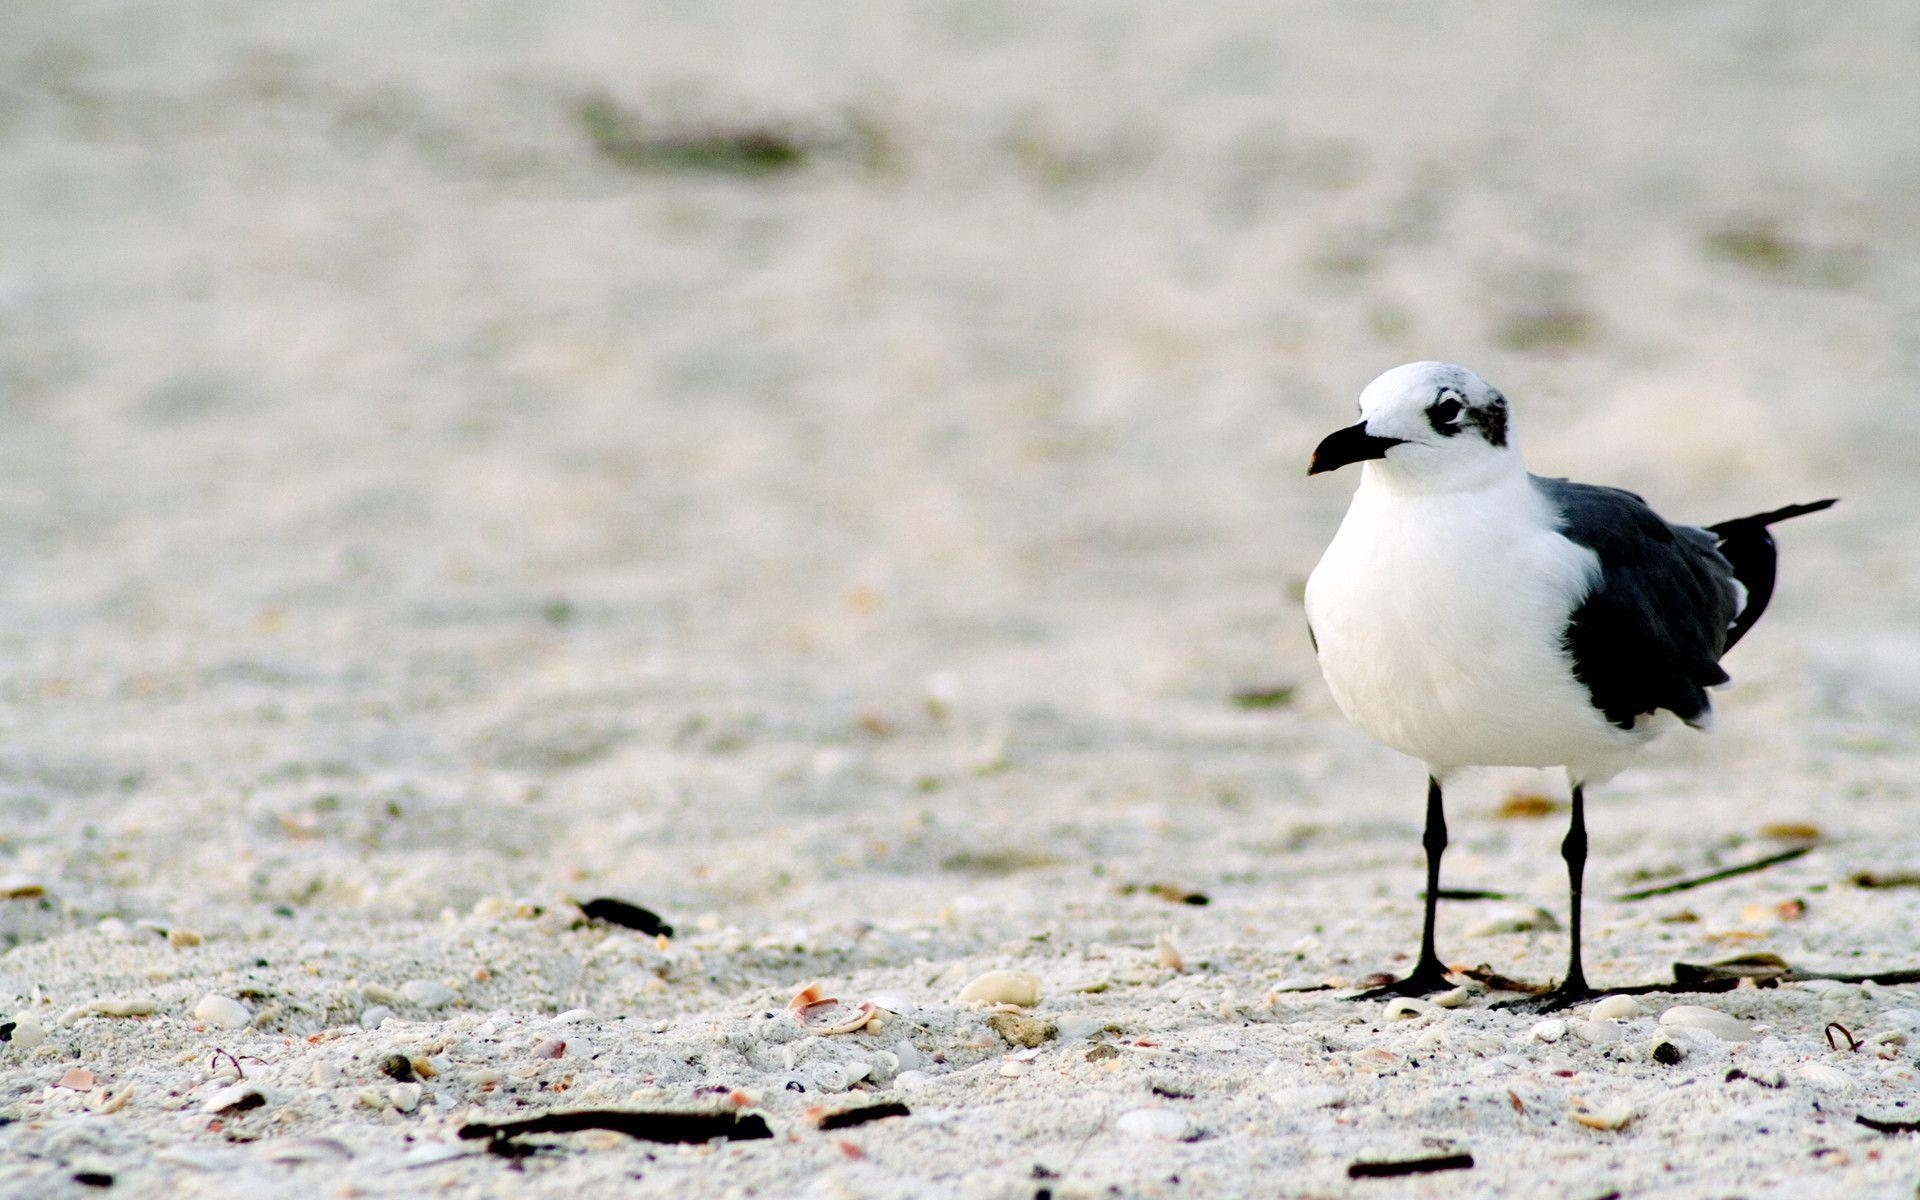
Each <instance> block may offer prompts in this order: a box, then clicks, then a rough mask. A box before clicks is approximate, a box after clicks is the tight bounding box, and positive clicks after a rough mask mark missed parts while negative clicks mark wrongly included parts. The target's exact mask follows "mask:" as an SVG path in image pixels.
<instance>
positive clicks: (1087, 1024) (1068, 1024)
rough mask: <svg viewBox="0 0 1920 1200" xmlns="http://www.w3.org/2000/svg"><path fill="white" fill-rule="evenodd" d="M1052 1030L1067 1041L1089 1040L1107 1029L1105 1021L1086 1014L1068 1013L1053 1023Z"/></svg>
mask: <svg viewBox="0 0 1920 1200" xmlns="http://www.w3.org/2000/svg"><path fill="white" fill-rule="evenodd" d="M1053 1027H1054V1030H1055V1031H1056V1032H1057V1033H1058V1034H1059V1035H1060V1036H1061V1037H1062V1038H1066V1039H1069V1040H1078V1039H1081V1038H1090V1037H1092V1036H1093V1035H1094V1034H1096V1033H1099V1032H1100V1031H1101V1030H1102V1029H1105V1028H1106V1027H1107V1023H1106V1021H1105V1020H1103V1019H1101V1018H1100V1017H1095V1016H1090V1015H1088V1014H1087V1013H1068V1014H1067V1015H1066V1016H1063V1017H1061V1018H1060V1019H1059V1020H1057V1021H1055V1022H1054V1023H1053Z"/></svg>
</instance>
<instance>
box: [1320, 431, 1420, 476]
mask: <svg viewBox="0 0 1920 1200" xmlns="http://www.w3.org/2000/svg"><path fill="white" fill-rule="evenodd" d="M1400 445H1405V441H1404V440H1403V439H1401V438H1390V437H1375V436H1373V435H1372V434H1370V433H1368V432H1367V423H1366V422H1365V421H1362V422H1360V423H1359V424H1357V425H1349V426H1347V427H1346V428H1345V429H1337V430H1335V431H1334V432H1332V433H1330V434H1328V435H1327V436H1326V439H1325V440H1324V441H1322V442H1321V443H1320V444H1319V445H1318V446H1316V447H1315V448H1314V451H1313V461H1312V462H1311V463H1308V464H1307V474H1309V475H1318V474H1319V473H1320V472H1322V471H1337V470H1339V469H1340V468H1341V467H1344V466H1346V465H1347V464H1348V463H1357V462H1365V461H1367V460H1368V459H1370V458H1385V457H1386V456H1387V451H1389V450H1391V449H1393V448H1394V447H1395V446H1400Z"/></svg>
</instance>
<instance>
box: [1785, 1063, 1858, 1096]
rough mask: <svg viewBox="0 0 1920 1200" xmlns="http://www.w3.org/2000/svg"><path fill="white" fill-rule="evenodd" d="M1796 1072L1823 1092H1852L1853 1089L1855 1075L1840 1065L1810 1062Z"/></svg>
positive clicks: (1805, 1081) (1804, 1080)
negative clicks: (1842, 1068)
mask: <svg viewBox="0 0 1920 1200" xmlns="http://www.w3.org/2000/svg"><path fill="white" fill-rule="evenodd" d="M1794 1074H1795V1075H1797V1076H1799V1078H1800V1081H1801V1082H1802V1083H1805V1084H1806V1085H1807V1086H1809V1087H1814V1088H1818V1089H1820V1090H1821V1091H1823V1092H1850V1091H1852V1090H1853V1086H1854V1084H1853V1077H1852V1076H1851V1075H1848V1074H1847V1073H1846V1072H1845V1071H1842V1070H1840V1069H1839V1068H1838V1067H1830V1066H1828V1065H1827V1064H1826V1063H1821V1062H1810V1063H1805V1064H1802V1065H1801V1066H1800V1067H1799V1068H1798V1069H1797V1070H1795V1071H1794Z"/></svg>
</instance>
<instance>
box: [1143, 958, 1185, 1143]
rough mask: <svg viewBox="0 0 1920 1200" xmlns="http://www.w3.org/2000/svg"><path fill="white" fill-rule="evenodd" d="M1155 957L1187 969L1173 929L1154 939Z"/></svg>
mask: <svg viewBox="0 0 1920 1200" xmlns="http://www.w3.org/2000/svg"><path fill="white" fill-rule="evenodd" d="M1153 957H1154V961H1156V962H1158V963H1159V964H1160V965H1161V966H1163V967H1165V968H1167V969H1168V970H1170V971H1184V970H1186V969H1187V960H1186V956H1185V955H1183V954H1181V953H1180V947H1178V946H1176V945H1174V944H1173V931H1172V930H1171V929H1169V930H1167V931H1165V932H1164V933H1162V934H1161V935H1160V936H1159V937H1157V938H1155V939H1153ZM1143 1111H1144V1110H1143Z"/></svg>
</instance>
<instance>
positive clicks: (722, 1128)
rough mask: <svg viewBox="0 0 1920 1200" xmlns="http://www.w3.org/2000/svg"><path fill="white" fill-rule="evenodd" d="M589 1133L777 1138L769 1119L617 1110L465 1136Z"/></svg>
mask: <svg viewBox="0 0 1920 1200" xmlns="http://www.w3.org/2000/svg"><path fill="white" fill-rule="evenodd" d="M587 1129H609V1130H612V1131H613V1132H614V1133H624V1134H626V1135H627V1136H628V1137H630V1138H638V1139H640V1140H641V1141H643V1142H707V1141H712V1140H713V1139H714V1138H725V1139H728V1140H731V1141H756V1140H758V1139H761V1138H770V1137H772V1136H773V1130H771V1129H768V1128H767V1121H766V1118H765V1117H762V1116H760V1115H758V1114H757V1113H748V1114H741V1113H732V1112H629V1111H623V1110H620V1109H613V1108H600V1109H582V1110H580V1111H578V1112H555V1113H544V1114H542V1115H541V1116H537V1117H528V1118H527V1119H526V1120H524V1121H502V1122H500V1123H499V1124H497V1125H490V1124H485V1123H475V1124H472V1125H462V1126H461V1127H460V1136H461V1137H462V1138H466V1139H469V1140H471V1139H474V1138H493V1139H495V1140H498V1139H502V1138H514V1137H520V1136H523V1135H526V1134H536V1133H579V1132H581V1131H582V1130H587Z"/></svg>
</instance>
